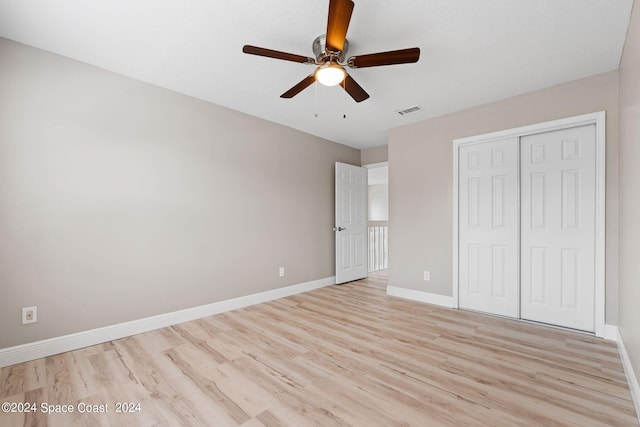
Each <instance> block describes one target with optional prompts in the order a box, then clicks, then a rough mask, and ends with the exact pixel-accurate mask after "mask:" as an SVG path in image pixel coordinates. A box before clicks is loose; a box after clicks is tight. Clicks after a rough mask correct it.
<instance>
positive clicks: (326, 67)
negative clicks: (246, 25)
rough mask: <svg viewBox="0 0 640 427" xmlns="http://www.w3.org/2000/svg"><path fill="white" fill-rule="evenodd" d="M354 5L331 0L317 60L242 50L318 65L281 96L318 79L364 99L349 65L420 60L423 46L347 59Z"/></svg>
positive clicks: (260, 49)
mask: <svg viewBox="0 0 640 427" xmlns="http://www.w3.org/2000/svg"><path fill="white" fill-rule="evenodd" d="M353 6H354V3H353V1H352V0H330V1H329V18H328V21H327V33H326V34H324V35H321V36H318V37H316V39H315V40H314V41H313V44H312V49H313V53H314V54H315V59H314V58H310V57H307V56H302V55H296V54H293V53H286V52H280V51H277V50H272V49H265V48H263V47H257V46H251V45H244V47H243V48H242V51H243V52H244V53H248V54H251V55H258V56H266V57H268V58H275V59H282V60H285V61H292V62H299V63H302V64H312V65H315V66H316V69H315V71H314V72H313V73H312V74H310V75H308V76H307V77H305V78H304V79H303V80H302V81H301V82H300V83H298V84H296V85H295V86H293V87H292V88H291V89H289V90H288V91H286V92H285V93H283V94H282V95H280V97H281V98H293V97H294V96H296V95H297V94H299V93H300V92H302V91H303V90H304V89H306V88H307V87H308V86H310V85H311V84H312V83H313V82H315V81H318V82H320V83H322V84H323V85H325V86H336V85H338V84H339V85H340V86H342V87H343V88H344V90H345V91H346V92H347V93H348V94H349V95H351V97H352V98H353V99H354V100H355V101H356V102H362V101H364V100H365V99H367V98H369V94H368V93H367V92H365V90H364V89H362V87H360V85H359V84H358V83H356V81H355V80H354V79H353V77H351V76H350V75H349V74H347V72H346V70H345V69H344V67H345V66H347V67H349V68H365V67H378V66H381V65H394V64H407V63H412V62H418V59H420V48H417V47H412V48H409V49H400V50H392V51H388V52H379V53H371V54H368V55H360V56H352V57H350V58H348V59H347V60H346V62H345V57H346V54H347V51H348V49H349V43H348V42H347V39H346V37H347V29H348V28H349V21H350V20H351V13H352V12H353Z"/></svg>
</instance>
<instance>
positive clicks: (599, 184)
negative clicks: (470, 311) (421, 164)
mask: <svg viewBox="0 0 640 427" xmlns="http://www.w3.org/2000/svg"><path fill="white" fill-rule="evenodd" d="M605 118H606V115H605V112H604V111H600V112H596V113H590V114H583V115H580V116H574V117H567V118H564V119H559V120H552V121H548V122H543V123H537V124H533V125H528V126H522V127H517V128H513V129H507V130H502V131H498V132H492V133H486V134H482V135H476V136H471V137H466V138H459V139H454V140H453V301H454V305H455V308H458V286H459V281H458V271H459V270H458V268H459V265H458V252H459V248H458V244H459V236H458V221H459V212H458V188H459V187H458V164H459V159H458V153H459V150H460V147H461V146H465V145H469V144H480V143H483V142H489V141H495V140H499V139H505V138H510V137H518V138H520V137H522V136H526V135H532V134H536V133H541V132H549V131H554V130H559V129H567V128H572V127H576V126H582V125H587V124H595V125H596V131H595V132H596V165H595V168H596V170H595V176H596V183H595V187H596V188H595V202H596V218H595V258H596V263H595V307H594V318H595V335H596V336H598V337H604V336H605V207H606V206H605V185H606V179H605V178H606V177H605V172H606V170H605V162H606V156H605V147H606V146H605V134H606V128H605Z"/></svg>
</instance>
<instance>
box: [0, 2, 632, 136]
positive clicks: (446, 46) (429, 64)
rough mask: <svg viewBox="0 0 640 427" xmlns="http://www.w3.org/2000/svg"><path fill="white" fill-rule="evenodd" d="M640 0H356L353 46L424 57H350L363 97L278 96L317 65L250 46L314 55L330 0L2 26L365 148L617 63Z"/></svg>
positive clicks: (1, 5)
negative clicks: (400, 61) (360, 65)
mask: <svg viewBox="0 0 640 427" xmlns="http://www.w3.org/2000/svg"><path fill="white" fill-rule="evenodd" d="M632 3H633V1H632V0H615V1H614V0H404V1H401V2H391V1H379V0H378V1H375V0H355V9H354V12H353V17H352V19H351V25H350V27H349V32H348V34H347V39H348V40H349V43H350V51H349V55H357V54H365V53H374V52H379V51H385V50H393V49H401V48H407V47H414V46H417V47H420V49H421V59H420V61H419V62H418V63H417V64H404V65H394V66H386V67H376V68H366V69H357V70H349V72H350V74H351V75H352V76H353V77H354V78H355V79H356V80H357V81H358V83H359V84H360V85H361V86H362V87H363V88H364V89H365V90H366V91H367V92H368V93H369V94H370V95H371V98H369V99H368V100H366V101H364V102H362V103H359V104H357V103H355V102H354V101H353V100H352V99H351V98H350V97H349V96H348V95H347V94H346V92H344V91H343V90H342V89H341V88H339V87H333V88H327V87H323V86H319V85H315V84H314V85H312V86H310V87H309V88H307V89H306V90H304V91H303V92H302V93H300V94H299V95H298V96H296V97H295V98H293V99H288V100H287V99H281V98H279V96H280V94H282V93H283V92H284V91H286V90H287V89H289V88H290V87H291V86H293V85H294V84H295V83H297V82H299V81H300V80H301V79H302V78H304V77H305V76H306V75H308V74H309V73H310V72H312V70H313V67H311V66H307V65H303V64H296V63H293V62H286V61H278V60H274V59H269V58H263V57H257V56H251V55H245V54H243V53H242V46H243V45H244V44H253V45H257V46H261V47H267V48H271V49H276V50H281V51H286V52H290V53H295V54H301V55H305V56H313V54H312V51H311V42H312V41H313V39H314V38H315V37H316V36H318V35H320V34H323V33H324V32H325V29H326V20H327V8H328V0H273V1H268V2H266V1H263V2H258V1H255V0H236V1H229V2H222V1H219V0H208V1H204V0H191V1H184V0H109V1H107V0H102V1H98V0H56V1H51V0H0V36H1V37H5V38H8V39H12V40H15V41H18V42H21V43H24V44H27V45H31V46H35V47H38V48H41V49H44V50H48V51H51V52H55V53H58V54H60V55H64V56H67V57H70V58H73V59H77V60H79V61H82V62H86V63H89V64H92V65H95V66H98V67H101V68H104V69H107V70H110V71H114V72H116V73H120V74H123V75H126V76H130V77H133V78H136V79H139V80H142V81H145V82H149V83H152V84H155V85H158V86H162V87H165V88H168V89H171V90H174V91H177V92H181V93H184V94H187V95H191V96H194V97H196V98H200V99H204V100H207V101H210V102H213V103H216V104H220V105H223V106H226V107H229V108H232V109H235V110H238V111H242V112H245V113H248V114H251V115H254V116H257V117H261V118H264V119H267V120H271V121H273V122H277V123H280V124H283V125H286V126H290V127H292V128H296V129H299V130H302V131H304V132H308V133H311V134H314V135H318V136H321V137H324V138H327V139H330V140H333V141H336V142H340V143H343V144H346V145H350V146H352V147H356V148H365V147H374V146H378V145H383V144H385V143H386V142H387V131H388V129H390V128H393V127H396V126H402V125H404V124H407V123H412V122H415V121H419V120H424V119H426V118H429V117H435V116H439V115H442V114H446V113H450V112H453V111H457V110H462V109H465V108H469V107H473V106H476V105H480V104H484V103H487V102H491V101H495V100H498V99H504V98H507V97H510V96H514V95H517V94H521V93H525V92H529V91H532V90H536V89H539V88H543V87H547V86H551V85H554V84H558V83H562V82H566V81H570V80H574V79H577V78H581V77H586V76H589V75H593V74H598V73H602V72H606V71H610V70H613V69H616V68H618V63H619V61H620V57H621V53H622V48H623V44H624V39H625V35H626V30H627V26H628V22H629V16H630V12H631V7H632ZM1 61H2V58H0V63H1ZM414 105H419V106H420V107H421V110H420V111H418V112H416V113H413V114H410V115H407V116H404V117H402V116H400V115H398V114H397V113H395V111H396V110H400V109H405V108H408V107H412V106H414Z"/></svg>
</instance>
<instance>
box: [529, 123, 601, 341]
mask: <svg viewBox="0 0 640 427" xmlns="http://www.w3.org/2000/svg"><path fill="white" fill-rule="evenodd" d="M520 150H521V153H522V156H521V171H522V172H521V198H522V208H521V251H522V259H521V292H522V301H521V315H522V318H523V319H529V320H535V321H539V322H544V323H549V324H553V325H559V326H566V327H569V328H574V329H580V330H584V331H594V327H595V326H594V301H595V299H594V297H595V261H596V260H595V212H596V206H595V188H596V187H595V185H596V179H595V153H596V144H595V125H585V126H579V127H574V128H570V129H563V130H557V131H552V132H544V133H539V134H535V135H529V136H524V137H522V138H521V145H520Z"/></svg>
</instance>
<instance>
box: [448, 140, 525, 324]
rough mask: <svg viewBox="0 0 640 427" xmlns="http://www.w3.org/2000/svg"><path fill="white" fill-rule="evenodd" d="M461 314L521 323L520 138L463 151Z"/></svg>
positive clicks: (460, 155) (460, 182) (467, 147)
mask: <svg viewBox="0 0 640 427" xmlns="http://www.w3.org/2000/svg"><path fill="white" fill-rule="evenodd" d="M458 161H459V165H458V171H459V179H458V197H459V199H458V209H459V210H458V212H459V230H458V238H459V244H458V250H459V255H458V266H459V267H458V268H459V270H458V283H459V295H458V297H459V306H460V307H461V308H466V309H471V310H478V311H484V312H490V313H494V314H499V315H503V316H510V317H518V315H519V313H518V306H519V304H518V291H519V283H518V138H507V139H502V140H498V141H490V142H483V143H479V144H471V145H465V146H462V147H460V151H459V153H458Z"/></svg>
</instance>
